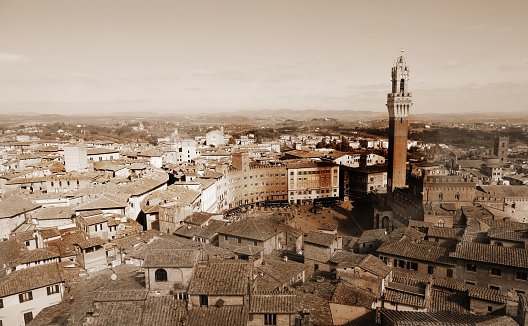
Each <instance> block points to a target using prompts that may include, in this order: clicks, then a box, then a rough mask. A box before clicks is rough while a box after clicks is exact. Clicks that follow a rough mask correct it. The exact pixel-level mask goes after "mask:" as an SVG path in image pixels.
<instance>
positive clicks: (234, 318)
mask: <svg viewBox="0 0 528 326" xmlns="http://www.w3.org/2000/svg"><path fill="white" fill-rule="evenodd" d="M247 323H248V307H247V306H221V307H217V306H208V307H207V306H204V307H193V308H192V309H191V310H189V312H188V316H187V320H186V323H185V325H187V326H204V325H207V326H226V325H229V326H247Z"/></svg>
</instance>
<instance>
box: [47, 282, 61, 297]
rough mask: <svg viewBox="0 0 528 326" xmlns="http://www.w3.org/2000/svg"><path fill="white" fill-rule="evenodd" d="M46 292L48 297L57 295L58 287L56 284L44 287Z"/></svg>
mask: <svg viewBox="0 0 528 326" xmlns="http://www.w3.org/2000/svg"><path fill="white" fill-rule="evenodd" d="M46 291H47V292H48V295H52V294H55V293H59V285H58V284H55V285H50V286H48V287H46Z"/></svg>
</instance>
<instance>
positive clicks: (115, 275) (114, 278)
mask: <svg viewBox="0 0 528 326" xmlns="http://www.w3.org/2000/svg"><path fill="white" fill-rule="evenodd" d="M110 279H111V280H112V281H115V280H117V274H116V273H112V275H111V276H110Z"/></svg>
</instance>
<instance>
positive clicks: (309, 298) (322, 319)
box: [295, 291, 334, 326]
mask: <svg viewBox="0 0 528 326" xmlns="http://www.w3.org/2000/svg"><path fill="white" fill-rule="evenodd" d="M295 294H297V302H298V303H299V309H298V310H299V311H307V312H309V313H310V321H311V322H312V323H313V325H319V326H332V325H334V322H333V320H332V312H331V310H330V304H329V300H328V299H325V298H322V297H321V296H319V295H317V294H312V293H306V292H303V291H295ZM332 295H333V292H332ZM329 299H330V298H329Z"/></svg>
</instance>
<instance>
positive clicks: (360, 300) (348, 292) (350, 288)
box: [332, 281, 376, 309]
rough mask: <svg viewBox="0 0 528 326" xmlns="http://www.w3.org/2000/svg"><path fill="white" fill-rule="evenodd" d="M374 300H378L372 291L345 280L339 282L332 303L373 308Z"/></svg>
mask: <svg viewBox="0 0 528 326" xmlns="http://www.w3.org/2000/svg"><path fill="white" fill-rule="evenodd" d="M374 300H376V296H375V295H374V294H373V293H372V292H369V291H366V290H364V289H362V288H360V287H357V286H355V285H352V284H350V283H348V282H344V281H341V282H339V283H338V284H337V287H336V289H335V292H334V295H333V296H332V303H337V304H342V305H347V306H353V307H364V308H368V309H371V308H372V303H373V302H374Z"/></svg>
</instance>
